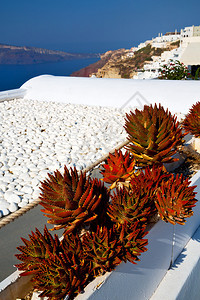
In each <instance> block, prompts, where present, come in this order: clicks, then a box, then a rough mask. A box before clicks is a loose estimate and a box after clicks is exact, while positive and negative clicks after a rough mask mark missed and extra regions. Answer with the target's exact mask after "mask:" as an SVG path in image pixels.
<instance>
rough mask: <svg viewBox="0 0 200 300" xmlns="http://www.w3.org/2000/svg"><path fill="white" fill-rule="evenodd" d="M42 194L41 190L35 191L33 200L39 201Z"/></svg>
mask: <svg viewBox="0 0 200 300" xmlns="http://www.w3.org/2000/svg"><path fill="white" fill-rule="evenodd" d="M40 193H41V191H40V190H39V189H37V190H34V192H33V194H32V197H33V199H34V200H36V199H38V198H39V195H40Z"/></svg>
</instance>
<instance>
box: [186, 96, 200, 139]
mask: <svg viewBox="0 0 200 300" xmlns="http://www.w3.org/2000/svg"><path fill="white" fill-rule="evenodd" d="M183 127H184V129H185V130H186V131H187V132H188V133H191V134H192V135H194V136H195V137H200V102H197V103H196V104H194V105H193V106H192V108H191V109H190V111H189V113H188V114H187V115H186V117H185V119H184V121H183Z"/></svg>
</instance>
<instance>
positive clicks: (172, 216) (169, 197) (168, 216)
mask: <svg viewBox="0 0 200 300" xmlns="http://www.w3.org/2000/svg"><path fill="white" fill-rule="evenodd" d="M189 184H190V181H189V179H188V178H186V179H184V177H183V175H182V174H181V175H180V176H179V175H178V174H177V175H176V177H174V175H173V174H172V175H171V176H170V178H169V179H168V180H167V181H164V180H163V181H162V182H161V184H160V187H159V188H158V189H157V191H156V196H157V197H156V198H155V205H156V208H157V210H158V213H159V215H160V217H161V219H162V220H164V221H165V222H169V223H171V224H176V223H178V224H181V225H183V224H185V218H188V217H191V216H192V215H193V211H192V208H193V207H194V206H195V203H196V202H197V200H196V199H195V194H196V193H195V192H194V189H195V187H196V186H189Z"/></svg>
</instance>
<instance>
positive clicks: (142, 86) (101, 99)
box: [21, 75, 200, 114]
mask: <svg viewBox="0 0 200 300" xmlns="http://www.w3.org/2000/svg"><path fill="white" fill-rule="evenodd" d="M21 88H23V89H27V93H26V98H27V99H32V100H39V101H55V102H65V103H73V104H83V105H101V106H112V107H118V108H124V107H127V106H128V107H129V106H130V107H133V108H136V107H138V108H140V109H141V108H142V107H143V105H144V104H150V103H152V104H154V103H157V104H159V103H161V104H162V105H163V106H164V107H165V109H167V108H168V109H169V110H170V111H171V112H173V113H176V112H181V113H184V114H185V113H188V110H189V108H191V106H192V104H194V103H196V102H197V101H199V100H200V81H196V80H133V79H110V78H81V77H62V76H51V75H42V76H38V77H35V78H32V79H30V80H29V81H27V82H25V83H24V84H23V85H22V87H21Z"/></svg>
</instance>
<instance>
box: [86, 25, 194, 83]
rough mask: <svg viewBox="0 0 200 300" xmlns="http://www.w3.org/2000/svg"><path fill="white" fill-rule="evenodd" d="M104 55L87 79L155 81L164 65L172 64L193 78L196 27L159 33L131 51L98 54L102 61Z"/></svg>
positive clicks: (120, 50) (122, 50) (121, 50)
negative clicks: (183, 67)
mask: <svg viewBox="0 0 200 300" xmlns="http://www.w3.org/2000/svg"><path fill="white" fill-rule="evenodd" d="M108 56H110V57H109V59H108V61H107V62H106V63H105V64H104V65H103V66H102V67H101V68H99V69H98V71H97V72H96V73H93V74H91V75H90V76H91V77H98V78H132V79H155V78H158V77H159V76H160V70H161V68H162V67H163V66H164V65H166V64H169V63H171V62H176V61H179V62H180V63H183V64H184V65H185V66H186V67H187V68H188V69H189V71H190V73H191V75H192V76H195V73H196V71H197V69H198V68H199V67H200V26H194V25H193V26H189V27H185V28H184V29H181V30H180V32H178V31H177V30H175V31H174V32H167V33H166V34H164V35H163V34H162V33H159V34H158V36H157V37H155V38H152V39H151V40H147V41H145V42H143V43H140V44H139V45H138V46H137V47H132V48H131V49H119V50H116V51H108V52H106V53H105V54H104V55H102V61H103V59H105V58H106V57H108Z"/></svg>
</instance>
